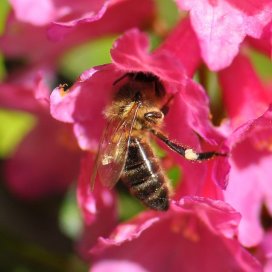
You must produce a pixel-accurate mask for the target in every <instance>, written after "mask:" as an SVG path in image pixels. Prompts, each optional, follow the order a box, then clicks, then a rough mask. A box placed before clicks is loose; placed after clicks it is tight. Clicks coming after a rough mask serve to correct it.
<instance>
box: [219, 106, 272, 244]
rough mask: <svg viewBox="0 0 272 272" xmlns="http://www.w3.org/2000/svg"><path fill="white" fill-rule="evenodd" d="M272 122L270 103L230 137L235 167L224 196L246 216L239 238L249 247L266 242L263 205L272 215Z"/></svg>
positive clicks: (229, 144)
mask: <svg viewBox="0 0 272 272" xmlns="http://www.w3.org/2000/svg"><path fill="white" fill-rule="evenodd" d="M271 122H272V108H271V106H270V108H269V109H268V110H267V111H266V112H265V113H264V114H263V115H262V116H260V117H259V118H256V119H253V120H250V121H248V122H246V123H245V124H243V125H241V126H240V127H238V128H237V129H236V130H235V131H234V132H233V133H232V134H230V136H229V137H228V140H227V144H228V146H229V147H230V149H231V159H230V164H231V170H230V173H229V185H228V187H227V189H226V191H225V192H224V196H225V201H227V202H228V203H230V204H231V205H232V206H233V207H234V208H235V209H237V211H239V212H240V213H241V215H242V219H241V223H240V225H239V232H238V238H239V241H240V242H241V243H242V244H243V245H244V246H247V247H251V246H256V245H258V244H259V243H260V242H261V241H262V238H263V235H264V230H263V227H262V225H261V221H260V216H261V209H262V206H263V205H265V206H266V207H267V209H268V211H269V213H270V214H271V212H272V208H271V207H272V204H271V203H272V201H271V200H272V191H271V174H270V173H271V171H270V166H271V162H272V155H271V152H270V148H271V147H270V146H271V135H272V129H271V128H272V127H271Z"/></svg>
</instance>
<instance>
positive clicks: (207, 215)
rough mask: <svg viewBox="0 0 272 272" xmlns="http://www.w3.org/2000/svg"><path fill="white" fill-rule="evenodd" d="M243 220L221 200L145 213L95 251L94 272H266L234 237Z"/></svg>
mask: <svg viewBox="0 0 272 272" xmlns="http://www.w3.org/2000/svg"><path fill="white" fill-rule="evenodd" d="M239 220H240V215H239V213H237V212H236V211H235V210H233V209H232V208H231V207H230V206H229V205H227V204H226V203H224V202H222V201H218V200H217V201H214V200H211V199H208V198H201V197H185V198H182V199H180V201H178V202H177V203H173V204H172V207H171V210H169V212H167V213H157V212H153V211H149V212H145V213H142V214H141V215H139V216H138V217H136V218H134V219H133V220H131V221H128V222H126V223H123V224H120V225H119V226H118V227H117V228H116V229H115V230H114V231H113V233H112V234H111V235H110V237H109V238H100V239H99V241H98V244H97V245H96V247H94V248H93V250H92V254H93V255H94V263H93V266H92V268H91V270H90V271H95V272H100V271H107V270H111V271H137V272H138V271H139V272H140V271H172V272H175V271H192V272H193V271H224V270H226V268H227V269H229V270H230V271H252V272H253V271H254V272H256V271H262V269H261V266H260V264H259V263H258V262H257V260H256V259H255V258H254V257H252V256H251V255H250V254H249V253H248V252H247V251H246V250H245V249H244V248H243V247H242V246H241V245H240V244H239V243H238V241H237V240H236V239H235V238H234V237H235V234H236V230H237V226H238V224H239Z"/></svg>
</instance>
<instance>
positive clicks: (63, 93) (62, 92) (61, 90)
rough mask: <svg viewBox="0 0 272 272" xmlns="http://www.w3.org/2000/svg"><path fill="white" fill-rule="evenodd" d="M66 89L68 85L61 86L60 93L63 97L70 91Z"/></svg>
mask: <svg viewBox="0 0 272 272" xmlns="http://www.w3.org/2000/svg"><path fill="white" fill-rule="evenodd" d="M66 87H68V85H67V84H66V83H64V84H60V85H59V92H60V95H61V96H62V97H63V96H65V95H66V94H67V92H68V91H69V89H65V88H66Z"/></svg>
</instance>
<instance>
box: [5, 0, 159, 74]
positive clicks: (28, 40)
mask: <svg viewBox="0 0 272 272" xmlns="http://www.w3.org/2000/svg"><path fill="white" fill-rule="evenodd" d="M139 1H140V2H139ZM139 1H137V2H135V1H132V0H125V1H91V2H92V3H93V5H92V6H93V8H94V10H92V9H91V8H92V7H90V6H89V7H88V10H89V12H88V14H89V16H90V18H89V17H88V18H89V19H84V20H83V21H84V22H85V23H83V22H82V18H81V17H80V16H81V15H82V14H81V15H80V14H79V13H77V12H76V10H74V9H73V6H74V5H76V6H77V7H78V8H80V9H81V7H80V3H82V2H84V3H85V4H84V5H83V7H86V4H87V3H88V1H80V2H73V1H72V2H71V1H59V5H56V6H55V5H52V1H47V0H46V1H13V2H12V3H11V4H12V7H13V9H14V11H13V10H11V12H10V14H9V17H8V20H7V25H6V28H5V31H4V33H3V35H2V36H1V37H0V48H1V51H2V52H3V53H4V54H5V56H6V57H8V58H10V59H17V58H19V59H23V60H25V61H26V62H27V64H34V65H38V66H40V65H50V68H51V69H55V65H56V63H57V61H58V60H59V58H60V56H62V55H63V54H64V53H65V52H66V51H67V50H68V49H70V48H72V47H73V46H76V45H79V44H82V43H84V42H87V41H89V40H91V39H94V38H97V37H101V36H102V35H110V34H117V33H120V32H123V31H125V30H126V29H129V28H131V27H136V26H137V27H140V28H144V27H146V26H148V25H149V24H151V22H152V20H153V18H154V4H153V1H152V0H139ZM103 2H105V3H104V4H103ZM109 2H111V4H109ZM95 3H96V4H95ZM88 5H89V3H88ZM45 6H46V7H47V8H46V7H45ZM32 7H33V8H32ZM65 10H66V12H71V13H72V14H71V16H72V17H73V18H74V20H73V22H74V23H72V24H71V25H69V26H68V25H65V24H64V23H63V24H64V25H63V24H61V23H53V21H54V20H57V19H58V18H59V17H58V16H61V17H62V16H63V15H61V14H62V13H63V11H65ZM83 10H84V9H81V11H83ZM26 12H29V13H31V14H30V15H31V16H25V13H26ZM131 12H133V16H130V15H129V14H131ZM41 14H42V15H41ZM91 14H92V15H91ZM123 14H128V15H129V16H123ZM16 15H17V16H16ZM66 18H67V19H68V18H69V16H68V17H66ZM119 18H122V20H119ZM26 20H27V22H26ZM49 26H51V28H49V30H48V27H49ZM48 31H50V38H51V40H50V39H49V37H48V35H49V34H48ZM64 35H65V37H62V36H64ZM52 40H54V41H52ZM52 65H53V67H52Z"/></svg>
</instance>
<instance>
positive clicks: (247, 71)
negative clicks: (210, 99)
mask: <svg viewBox="0 0 272 272" xmlns="http://www.w3.org/2000/svg"><path fill="white" fill-rule="evenodd" d="M234 79H235V80H234ZM219 81H220V85H221V86H222V94H223V100H224V105H225V107H226V110H227V113H228V116H229V118H230V120H231V125H232V127H233V128H236V127H237V126H238V125H240V124H242V123H244V122H246V121H248V120H250V119H253V118H256V117H258V116H260V115H261V114H262V113H263V112H264V111H265V110H266V109H267V107H268V104H269V103H270V102H272V95H271V94H270V93H269V92H268V91H267V88H266V86H265V85H264V84H263V83H262V81H261V79H260V78H259V76H258V75H257V73H256V71H255V70H254V67H253V65H252V64H251V63H250V60H249V58H248V57H246V56H245V55H242V54H239V55H238V56H237V57H236V58H235V59H234V61H233V63H232V65H231V66H229V67H228V68H226V69H224V70H222V71H220V72H219Z"/></svg>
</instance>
